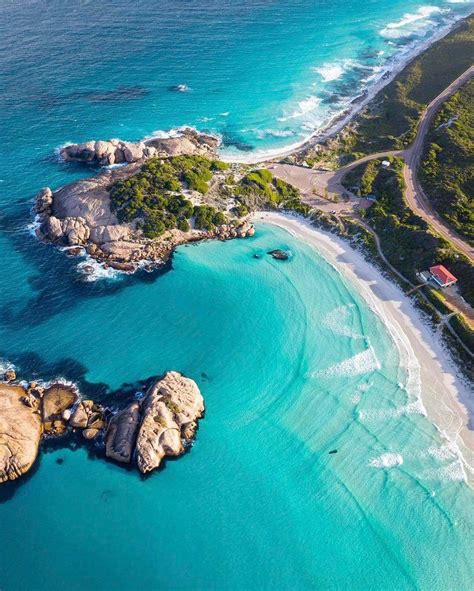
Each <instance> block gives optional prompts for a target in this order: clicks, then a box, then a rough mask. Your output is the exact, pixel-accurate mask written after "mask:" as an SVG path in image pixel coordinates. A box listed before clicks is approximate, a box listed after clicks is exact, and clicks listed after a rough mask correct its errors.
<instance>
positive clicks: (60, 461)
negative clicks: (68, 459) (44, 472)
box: [56, 458, 64, 464]
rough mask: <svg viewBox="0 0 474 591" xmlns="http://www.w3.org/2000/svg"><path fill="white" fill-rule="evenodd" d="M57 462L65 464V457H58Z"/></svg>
mask: <svg viewBox="0 0 474 591" xmlns="http://www.w3.org/2000/svg"><path fill="white" fill-rule="evenodd" d="M56 464H64V458H57V459H56Z"/></svg>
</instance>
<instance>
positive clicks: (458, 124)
mask: <svg viewBox="0 0 474 591" xmlns="http://www.w3.org/2000/svg"><path fill="white" fill-rule="evenodd" d="M473 105H474V80H472V79H471V80H470V81H469V82H467V83H466V84H465V85H464V86H463V87H462V88H461V89H460V90H459V91H458V92H456V93H455V94H454V95H453V96H452V97H451V98H450V99H449V100H448V101H446V103H444V105H443V107H442V109H441V110H440V112H439V113H438V115H437V116H436V118H435V120H434V122H433V125H432V126H431V129H430V131H429V133H428V136H427V141H426V143H425V147H424V153H423V158H422V163H421V167H420V177H421V182H422V185H423V187H424V189H425V191H426V195H427V197H428V198H429V199H430V201H431V203H432V204H433V206H434V208H435V209H436V210H437V211H438V212H439V214H440V215H441V216H442V217H443V218H444V219H445V220H446V221H447V222H448V223H449V224H450V225H451V226H452V227H453V228H454V229H455V230H456V231H457V232H458V233H459V234H460V235H462V236H463V237H464V238H466V239H467V240H468V241H469V242H470V244H474V109H473Z"/></svg>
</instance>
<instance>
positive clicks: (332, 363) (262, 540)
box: [0, 225, 474, 590]
mask: <svg viewBox="0 0 474 591" xmlns="http://www.w3.org/2000/svg"><path fill="white" fill-rule="evenodd" d="M275 247H276V248H280V247H283V248H289V249H290V250H291V251H292V253H293V256H292V259H291V260H290V261H289V262H279V261H274V260H273V259H271V258H270V257H269V256H268V255H265V256H263V258H261V259H255V258H254V257H253V255H254V254H255V253H262V254H263V253H265V251H266V250H268V249H270V248H275ZM50 250H52V249H50ZM51 256H55V255H54V253H53V252H52V253H51ZM66 263H67V264H66ZM63 265H64V267H70V269H69V272H70V275H69V276H68V275H67V273H63V274H62V275H63V279H62V284H61V285H58V286H57V289H56V293H55V294H54V297H53V298H52V299H53V301H54V300H55V299H56V298H58V299H59V300H60V301H66V300H69V302H70V305H69V307H64V308H62V309H56V308H55V306H54V305H51V306H50V307H49V308H48V304H46V306H45V308H44V315H43V316H42V318H41V319H40V320H41V321H40V322H36V321H35V322H30V323H28V322H26V321H25V317H24V316H23V317H22V323H21V325H19V324H18V323H16V322H15V321H14V319H13V317H12V319H11V325H10V326H9V327H7V326H3V330H2V339H4V340H3V342H7V343H8V344H9V356H10V359H12V360H13V361H14V362H15V363H16V364H17V365H18V367H19V369H20V370H21V373H22V374H25V375H31V374H32V373H33V372H35V371H37V372H39V373H40V374H41V375H43V376H44V377H52V376H54V375H58V372H60V373H61V374H62V375H64V376H65V377H67V378H69V379H76V380H79V382H80V383H81V387H82V389H83V391H84V393H85V394H86V395H88V394H90V393H92V394H94V395H95V394H96V393H97V392H98V393H99V394H102V395H103V394H104V390H103V388H104V387H103V388H102V389H101V388H100V387H97V384H106V385H107V387H108V388H109V389H114V388H117V387H119V386H120V385H121V384H123V383H124V382H127V383H133V382H136V381H138V380H140V379H143V378H147V377H149V376H152V375H156V374H159V373H161V372H163V371H165V370H166V369H170V368H174V369H178V370H180V371H183V372H184V373H186V375H189V376H192V377H193V378H195V379H196V381H197V382H198V384H199V386H200V387H201V389H202V391H203V393H204V396H205V400H206V417H205V419H204V420H203V421H202V422H201V426H200V429H199V431H198V435H197V440H196V442H195V444H194V446H193V447H192V449H191V451H190V452H189V453H188V454H186V455H185V456H184V457H183V458H181V459H180V460H178V461H171V462H168V463H167V465H166V468H165V469H164V470H162V471H160V472H158V473H156V474H154V475H152V476H151V477H150V478H147V479H145V480H141V479H140V478H139V477H138V476H137V475H136V474H135V473H133V472H127V471H125V470H123V469H121V468H119V467H116V466H114V465H111V464H107V463H105V462H103V461H101V460H99V459H95V460H94V459H88V458H87V454H86V452H85V450H78V451H70V450H68V451H65V450H58V451H54V452H49V453H45V454H43V455H42V457H41V460H40V462H39V465H38V467H37V469H35V470H34V473H33V474H32V475H31V477H29V478H28V479H27V480H25V481H24V482H23V483H21V484H19V485H16V486H7V487H2V490H1V491H0V493H1V494H2V495H3V497H4V498H5V497H10V498H8V499H6V500H5V501H4V502H3V503H2V504H0V520H1V523H2V552H1V554H0V571H1V573H2V574H1V580H2V588H3V589H5V590H10V589H19V588H22V589H23V588H25V589H33V588H34V589H43V588H44V589H47V588H48V589H56V588H60V587H61V586H62V585H63V584H66V583H67V585H68V587H70V588H72V589H74V588H78V589H79V588H84V587H86V588H91V589H98V588H101V589H125V588H132V589H135V588H150V589H151V588H162V587H164V588H170V587H173V588H176V587H177V588H183V587H189V588H216V589H221V588H229V589H258V588H270V587H277V588H292V589H294V588H298V589H304V588H309V587H316V588H333V589H340V588H348V587H349V588H352V589H367V588H371V589H387V588H390V589H405V588H406V589H410V588H419V589H447V588H453V589H454V588H456V589H468V587H469V577H470V576H472V569H471V567H470V565H469V562H468V560H469V552H470V551H471V550H473V549H474V548H473V544H472V537H471V533H470V528H472V526H473V522H472V512H471V511H470V507H471V506H472V491H471V490H470V489H469V488H468V487H467V486H466V485H465V484H464V482H462V481H461V480H459V479H460V478H462V469H461V468H460V465H459V464H458V463H457V460H456V457H455V456H454V455H453V454H452V453H450V452H449V449H448V448H446V446H445V445H443V443H442V442H441V441H440V440H439V439H438V436H437V434H436V431H435V428H434V427H433V426H432V425H431V424H430V423H429V421H428V420H427V419H426V418H425V417H423V416H422V415H421V414H418V413H417V412H416V405H415V412H411V411H410V410H408V411H407V410H406V406H407V404H409V403H410V402H416V399H415V397H414V396H413V395H410V394H409V393H407V391H406V390H405V389H403V385H405V384H406V383H407V379H408V376H407V375H406V372H405V371H404V370H403V368H401V367H400V364H399V358H398V353H397V351H396V349H395V347H394V345H393V343H392V341H391V339H390V337H389V336H388V335H387V332H386V329H385V327H384V325H383V324H382V323H381V321H380V320H379V319H378V318H377V317H376V316H374V314H373V313H372V312H371V311H370V310H369V309H368V308H367V306H366V304H365V303H364V302H363V301H361V300H360V298H359V297H358V296H357V294H356V293H354V292H353V291H352V290H351V289H350V288H349V287H348V286H346V285H345V283H344V282H343V281H342V279H341V277H340V276H339V275H338V273H337V272H336V271H335V270H334V269H333V268H332V267H330V266H329V265H328V264H327V263H326V262H325V261H324V260H323V259H321V258H320V257H318V256H315V254H314V251H312V250H310V248H309V247H306V246H305V245H303V244H300V243H299V242H298V241H297V240H296V239H294V238H293V237H291V236H289V235H288V234H286V233H285V232H284V231H283V230H281V229H277V228H274V227H271V226H266V225H259V226H258V232H257V236H256V237H255V238H253V239H247V240H241V241H233V242H227V243H215V242H208V243H204V244H200V245H193V246H190V247H183V248H180V249H179V251H178V253H177V254H176V256H175V258H174V261H173V270H172V271H170V272H168V273H166V274H164V275H162V276H160V277H157V276H155V277H151V276H148V277H147V283H146V284H144V283H141V282H140V281H130V280H129V279H127V278H125V279H123V280H122V279H119V280H116V281H112V282H107V281H105V282H104V281H100V282H97V283H96V284H95V285H92V286H91V285H89V284H88V285H86V287H85V288H84V289H96V293H95V297H89V298H84V297H78V294H77V293H76V292H75V290H77V289H79V293H80V289H82V288H83V287H81V288H78V284H77V281H76V276H75V273H74V270H73V266H74V262H73V261H64V262H63ZM45 282H46V283H48V284H49V281H48V279H47V278H45ZM128 283H129V284H128ZM126 284H128V285H127V286H126V287H125V285H126ZM45 287H46V286H45ZM112 287H113V288H115V289H116V291H115V292H114V293H108V291H109V290H110V289H111V288H112ZM46 299H47V298H46ZM25 351H27V352H28V353H27V354H26V353H25ZM65 357H67V359H65ZM86 381H87V382H92V383H93V384H96V388H94V387H92V386H91V385H89V384H88V383H87V382H86ZM401 386H402V387H401ZM333 449H337V450H338V453H337V454H329V451H331V450H333ZM58 458H63V459H64V462H63V463H62V464H57V463H56V460H57V459H58ZM402 461H403V463H400V462H402ZM471 531H472V530H471ZM19 532H21V535H19ZM26 549H27V551H25V550H26ZM79 554H80V561H78V555H79ZM438 556H443V560H434V559H435V557H438ZM76 569H77V572H75V571H76ZM387 581H390V583H387Z"/></svg>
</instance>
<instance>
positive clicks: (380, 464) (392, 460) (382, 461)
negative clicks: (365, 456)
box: [369, 452, 403, 468]
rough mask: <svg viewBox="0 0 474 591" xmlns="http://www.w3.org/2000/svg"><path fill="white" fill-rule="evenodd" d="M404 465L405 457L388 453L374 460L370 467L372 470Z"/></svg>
mask: <svg viewBox="0 0 474 591" xmlns="http://www.w3.org/2000/svg"><path fill="white" fill-rule="evenodd" d="M402 464H403V456H402V455H401V454H398V453H394V452H387V453H384V454H381V455H380V456H378V457H377V458H372V459H371V460H370V461H369V466H370V467H372V468H395V467H396V466H401V465H402Z"/></svg>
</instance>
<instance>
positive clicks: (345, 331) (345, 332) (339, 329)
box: [322, 304, 364, 339]
mask: <svg viewBox="0 0 474 591" xmlns="http://www.w3.org/2000/svg"><path fill="white" fill-rule="evenodd" d="M354 307H355V306H354V304H347V305H345V306H338V307H337V308H334V310H332V311H331V312H329V313H328V314H326V316H325V317H324V318H323V320H322V324H323V326H325V327H326V328H329V329H330V330H331V331H332V332H335V333H336V334H339V335H341V336H344V337H350V338H352V339H363V338H364V335H362V334H358V333H356V332H355V331H353V330H352V329H351V328H350V326H348V323H349V320H350V318H351V310H352V309H353V308H354Z"/></svg>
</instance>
